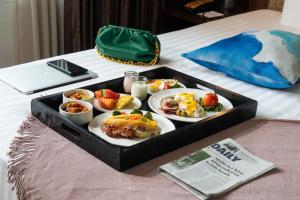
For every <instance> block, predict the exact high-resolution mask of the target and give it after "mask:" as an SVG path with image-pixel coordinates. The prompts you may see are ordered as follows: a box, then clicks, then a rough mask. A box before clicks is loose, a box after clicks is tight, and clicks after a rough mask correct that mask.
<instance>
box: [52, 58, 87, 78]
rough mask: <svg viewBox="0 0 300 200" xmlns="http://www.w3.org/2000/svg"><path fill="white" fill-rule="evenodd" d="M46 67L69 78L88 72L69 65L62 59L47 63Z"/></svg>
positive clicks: (72, 64)
mask: <svg viewBox="0 0 300 200" xmlns="http://www.w3.org/2000/svg"><path fill="white" fill-rule="evenodd" d="M48 65H49V66H51V67H54V68H56V69H58V70H60V71H62V72H64V73H66V74H69V75H71V76H76V75H81V74H84V73H86V72H87V71H88V70H87V69H85V68H83V67H80V66H78V65H76V64H74V63H71V62H69V61H66V60H63V59H61V60H53V61H50V62H48Z"/></svg>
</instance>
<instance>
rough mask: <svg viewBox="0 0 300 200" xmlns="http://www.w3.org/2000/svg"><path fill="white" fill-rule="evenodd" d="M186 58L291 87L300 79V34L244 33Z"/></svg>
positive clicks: (239, 75)
mask: <svg viewBox="0 0 300 200" xmlns="http://www.w3.org/2000/svg"><path fill="white" fill-rule="evenodd" d="M182 56H184V57H186V58H188V59H190V60H191V61H193V62H195V63H198V64H200V65H202V66H204V67H207V68H209V69H212V70H215V71H220V72H223V73H225V74H227V75H228V76H231V77H233V78H237V79H240V80H243V81H246V82H249V83H253V84H256V85H260V86H264V87H269V88H288V87H291V86H292V85H293V84H295V83H296V82H297V81H299V79H300V35H296V34H293V33H289V32H285V31H280V30H272V31H258V32H249V33H242V34H239V35H236V36H233V37H231V38H227V39H224V40H221V41H218V42H216V43H214V44H211V45H209V46H207V47H204V48H200V49H197V50H195V51H192V52H189V53H186V54H183V55H182Z"/></svg>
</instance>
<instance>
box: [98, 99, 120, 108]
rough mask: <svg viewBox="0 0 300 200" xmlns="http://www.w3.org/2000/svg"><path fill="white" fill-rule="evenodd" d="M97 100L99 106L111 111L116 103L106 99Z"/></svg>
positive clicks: (113, 100)
mask: <svg viewBox="0 0 300 200" xmlns="http://www.w3.org/2000/svg"><path fill="white" fill-rule="evenodd" d="M98 100H99V104H100V106H101V107H102V108H106V109H113V108H114V107H115V105H116V103H117V100H115V99H111V98H106V97H100V98H99V99H98Z"/></svg>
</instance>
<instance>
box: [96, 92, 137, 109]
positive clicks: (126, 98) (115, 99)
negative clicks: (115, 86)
mask: <svg viewBox="0 0 300 200" xmlns="http://www.w3.org/2000/svg"><path fill="white" fill-rule="evenodd" d="M95 96H96V98H97V99H98V101H99V105H100V106H101V107H102V108H105V109H109V110H112V109H116V110H120V109H124V108H126V107H127V106H129V105H131V104H132V102H133V100H134V98H133V97H132V96H130V95H120V94H119V93H116V92H114V91H112V90H109V89H102V90H97V91H95Z"/></svg>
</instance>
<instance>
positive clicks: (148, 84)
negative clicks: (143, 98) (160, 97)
mask: <svg viewBox="0 0 300 200" xmlns="http://www.w3.org/2000/svg"><path fill="white" fill-rule="evenodd" d="M159 80H161V81H163V82H165V81H170V80H173V79H159ZM150 81H151V80H150ZM150 85H151V84H150V83H147V93H148V94H155V93H157V92H151V90H150ZM178 85H180V87H181V88H186V86H185V85H184V84H183V83H180V82H178ZM160 87H161V88H163V87H164V85H163V84H161V86H160ZM173 89H177V88H173ZM163 90H164V89H161V90H160V91H163ZM165 90H172V88H171V89H165Z"/></svg>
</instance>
